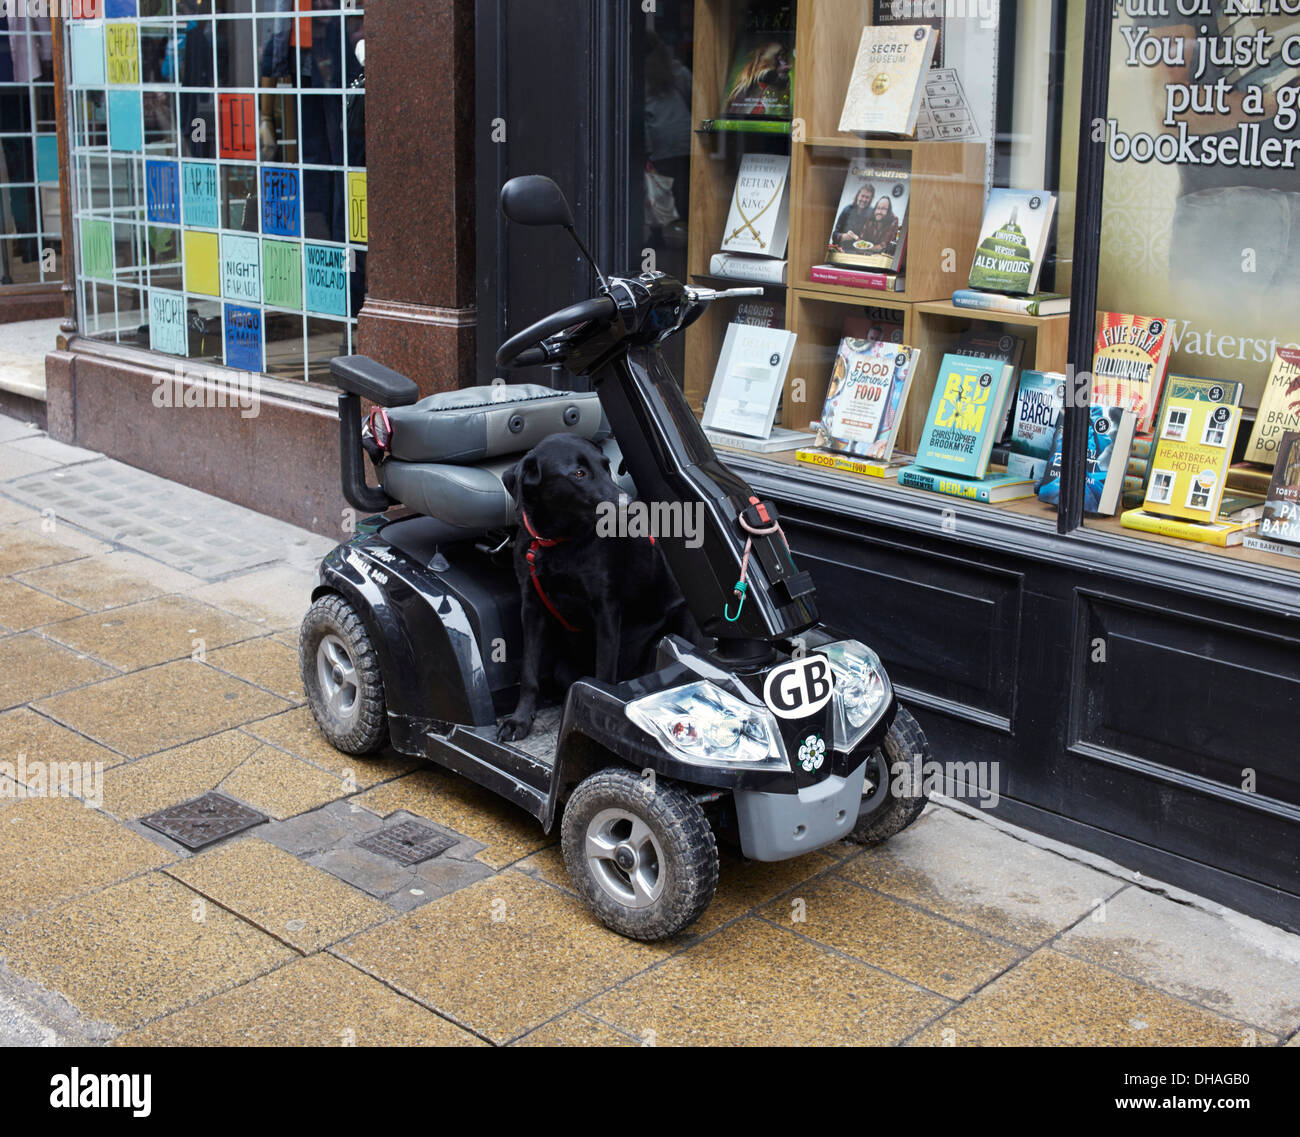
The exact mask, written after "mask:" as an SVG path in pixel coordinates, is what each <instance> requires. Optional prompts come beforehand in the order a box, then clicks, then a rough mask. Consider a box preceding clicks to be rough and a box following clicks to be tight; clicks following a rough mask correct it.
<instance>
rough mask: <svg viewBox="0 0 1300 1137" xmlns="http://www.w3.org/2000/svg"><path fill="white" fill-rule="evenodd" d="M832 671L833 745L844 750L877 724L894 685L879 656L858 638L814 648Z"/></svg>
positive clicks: (852, 746)
mask: <svg viewBox="0 0 1300 1137" xmlns="http://www.w3.org/2000/svg"><path fill="white" fill-rule="evenodd" d="M816 650H817V651H818V652H820V653H821V654H822V655H824V656H825V657H826V660H827V662H828V663H829V664H830V665H831V671H833V672H834V673H835V700H834V706H835V715H834V720H835V749H836V750H839V751H842V752H845V753H847V752H848V751H850V750H852V749H853V748H854V747H855V746H857V745H858V743H859V742H861V741H862V740H863V739H864V738H865V737H866V736H867V733H868V732H869V731H870V730H871V728H872V727H873V726H875V725H876V723H877V721H878V720H879V719H880V716H881V715H882V714H883V713H884V711H885V708H886V707H887V706H888V705H889V696H890V694H891V693H892V690H893V688H892V687H891V686H890V684H889V676H888V675H886V674H885V668H884V665H883V664H882V663H881V662H880V657H879V656H878V655H876V653H875V652H874V651H872V650H871V649H870V648H869V647H867V646H866V645H865V644H860V643H858V641H857V640H841V641H840V642H839V643H833V644H827V645H826V646H825V647H819V648H817V649H816Z"/></svg>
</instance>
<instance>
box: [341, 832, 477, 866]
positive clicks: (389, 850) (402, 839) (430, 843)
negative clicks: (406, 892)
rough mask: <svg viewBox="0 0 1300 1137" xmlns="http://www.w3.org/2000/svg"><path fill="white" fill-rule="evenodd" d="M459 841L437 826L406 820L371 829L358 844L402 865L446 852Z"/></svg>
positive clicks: (415, 862)
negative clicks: (447, 835) (372, 830)
mask: <svg viewBox="0 0 1300 1137" xmlns="http://www.w3.org/2000/svg"><path fill="white" fill-rule="evenodd" d="M455 843H456V842H455V841H454V840H452V838H450V837H444V836H443V835H442V834H441V833H439V832H438V831H437V830H436V829H432V828H430V827H429V826H428V825H421V824H420V823H419V822H418V821H404V822H402V824H401V825H394V826H393V827H392V828H391V829H381V830H379V832H377V833H372V834H371V835H370V836H369V837H367V838H365V840H363V841H358V842H357V846H358V847H359V848H362V849H368V850H369V851H370V852H372V853H378V854H379V855H380V856H381V857H387V858H388V859H389V860H390V861H396V862H397V863H398V864H400V865H415V864H419V863H420V862H421V861H427V860H428V859H429V858H430V857H436V856H437V855H438V854H439V853H445V852H446V851H447V850H448V849H450V848H451V847H452V846H453V845H454V844H455Z"/></svg>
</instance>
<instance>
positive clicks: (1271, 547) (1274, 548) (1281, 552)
mask: <svg viewBox="0 0 1300 1137" xmlns="http://www.w3.org/2000/svg"><path fill="white" fill-rule="evenodd" d="M1242 544H1243V545H1245V546H1246V548H1248V549H1254V550H1255V551H1256V552H1260V553H1272V554H1273V555H1274V556H1278V557H1300V545H1285V544H1283V543H1282V542H1281V541H1268V540H1265V539H1264V538H1263V537H1254V536H1249V535H1248V536H1247V537H1246V539H1245V540H1244V541H1242Z"/></svg>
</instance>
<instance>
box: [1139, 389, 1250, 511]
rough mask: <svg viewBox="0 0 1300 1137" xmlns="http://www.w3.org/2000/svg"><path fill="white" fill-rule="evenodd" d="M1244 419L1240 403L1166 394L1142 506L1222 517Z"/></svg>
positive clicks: (1148, 508) (1147, 509) (1149, 508)
mask: <svg viewBox="0 0 1300 1137" xmlns="http://www.w3.org/2000/svg"><path fill="white" fill-rule="evenodd" d="M1240 425H1241V409H1240V408H1239V407H1234V406H1232V405H1230V404H1228V403H1208V402H1205V401H1204V400H1202V399H1169V400H1167V402H1166V404H1165V412H1164V418H1163V419H1162V420H1161V422H1160V424H1159V427H1160V429H1159V431H1158V432H1157V435H1156V447H1155V453H1154V454H1153V455H1152V456H1151V472H1150V475H1149V477H1148V479H1147V496H1146V500H1145V501H1144V502H1143V503H1142V508H1143V509H1144V510H1145V511H1146V512H1147V513H1156V514H1159V515H1160V516H1162V517H1178V518H1183V519H1185V520H1187V521H1213V520H1214V519H1215V518H1216V517H1218V515H1219V503H1220V501H1221V500H1222V498H1223V492H1224V487H1225V485H1226V478H1227V473H1228V465H1229V463H1230V462H1231V461H1232V447H1233V445H1234V443H1235V442H1236V440H1237V428H1238V427H1239V426H1240Z"/></svg>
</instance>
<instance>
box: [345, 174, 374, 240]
mask: <svg viewBox="0 0 1300 1137" xmlns="http://www.w3.org/2000/svg"><path fill="white" fill-rule="evenodd" d="M348 240H349V241H355V242H356V243H357V244H358V245H365V244H367V243H368V242H369V241H370V223H369V219H368V217H367V214H366V175H365V174H348Z"/></svg>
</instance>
